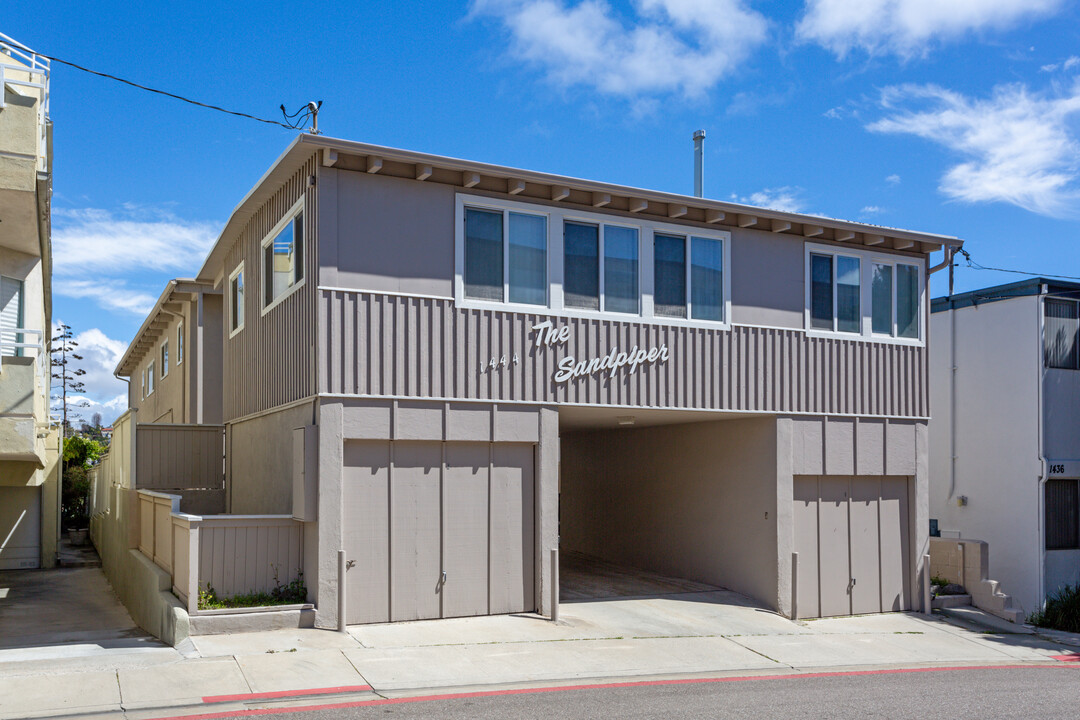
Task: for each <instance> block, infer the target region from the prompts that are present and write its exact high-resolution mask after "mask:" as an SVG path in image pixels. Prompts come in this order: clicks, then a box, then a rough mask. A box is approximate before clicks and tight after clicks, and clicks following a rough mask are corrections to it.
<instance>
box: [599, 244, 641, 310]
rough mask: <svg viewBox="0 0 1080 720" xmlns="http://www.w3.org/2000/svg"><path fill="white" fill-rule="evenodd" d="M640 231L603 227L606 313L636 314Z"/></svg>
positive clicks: (637, 305)
mask: <svg viewBox="0 0 1080 720" xmlns="http://www.w3.org/2000/svg"><path fill="white" fill-rule="evenodd" d="M639 246H640V244H639V242H638V229H637V228H631V227H622V226H620V225H604V310H606V311H608V312H619V313H635V314H636V313H637V312H639V311H640V303H639V302H638V248H639Z"/></svg>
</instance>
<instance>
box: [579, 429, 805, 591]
mask: <svg viewBox="0 0 1080 720" xmlns="http://www.w3.org/2000/svg"><path fill="white" fill-rule="evenodd" d="M561 443H562V469H561V500H560V507H561V526H560V535H561V538H560V539H561V546H562V547H563V548H564V549H566V550H576V551H580V552H584V553H588V554H590V555H595V556H598V557H601V558H605V559H609V560H612V561H615V562H621V563H626V564H629V565H632V566H635V567H640V568H643V569H646V570H652V571H655V572H659V573H664V574H668V575H672V576H675V577H684V578H689V579H692V580H698V581H701V582H706V583H711V584H714V585H720V586H722V587H727V588H730V589H732V590H736V591H738V592H741V593H744V594H746V595H749V596H751V597H753V598H755V599H757V600H758V601H760V602H763V603H765V604H767V605H769V606H771V607H776V604H777V603H776V600H777V562H776V557H777V546H776V542H777V478H776V475H777V463H776V457H777V448H776V444H777V439H776V420H775V418H772V417H761V418H748V419H745V420H742V419H740V420H725V421H718V422H709V423H692V424H686V425H674V426H665V427H654V428H634V429H615V430H604V431H599V432H571V433H566V434H564V435H562V437H561ZM788 504H790V502H789V503H788Z"/></svg>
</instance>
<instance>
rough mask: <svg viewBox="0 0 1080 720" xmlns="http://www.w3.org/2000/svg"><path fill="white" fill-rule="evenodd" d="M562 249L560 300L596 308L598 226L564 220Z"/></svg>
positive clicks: (598, 266)
mask: <svg viewBox="0 0 1080 720" xmlns="http://www.w3.org/2000/svg"><path fill="white" fill-rule="evenodd" d="M563 253H564V259H563V304H564V305H565V306H566V307H572V308H584V309H586V310H599V309H600V226H599V225H586V224H584V223H579V222H567V223H565V224H564V226H563Z"/></svg>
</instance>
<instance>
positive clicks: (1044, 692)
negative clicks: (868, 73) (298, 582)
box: [283, 666, 1080, 720]
mask: <svg viewBox="0 0 1080 720" xmlns="http://www.w3.org/2000/svg"><path fill="white" fill-rule="evenodd" d="M497 692H498V691H493V693H492V694H483V693H481V694H473V695H471V696H464V697H446V698H443V699H423V698H400V699H393V700H389V701H374V702H375V703H378V704H371V705H365V706H360V707H341V706H340V705H339V706H337V707H334V708H332V709H322V710H309V711H302V712H296V713H283V716H284V717H287V718H290V720H342V719H343V718H350V719H352V718H355V719H357V720H360V719H363V718H376V717H378V718H492V719H493V720H494V719H496V718H497V719H499V720H506V719H516V718H520V719H524V718H729V717H730V718H736V717H737V718H778V717H783V718H919V719H924V718H927V717H942V718H1009V717H1024V718H1070V719H1072V718H1076V717H1077V716H1078V712H1080V711H1078V710H1077V698H1080V668H1078V667H1075V666H1056V667H1027V668H978V669H941V670H931V671H917V672H903V671H901V672H894V671H885V672H874V673H861V674H860V673H855V674H824V676H818V677H814V676H802V677H792V678H790V679H789V678H784V679H755V678H749V679H739V680H735V681H731V680H728V681H693V682H683V683H664V684H632V685H629V686H625V685H624V686H611V687H605V688H589V689H581V688H561V689H558V690H536V691H514V692H513V693H511V694H494V693H497Z"/></svg>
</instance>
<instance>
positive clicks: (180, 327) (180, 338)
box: [176, 320, 184, 365]
mask: <svg viewBox="0 0 1080 720" xmlns="http://www.w3.org/2000/svg"><path fill="white" fill-rule="evenodd" d="M182 362H184V321H183V320H181V321H180V322H178V323H177V324H176V364H177V365H180V364H181V363H182Z"/></svg>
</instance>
